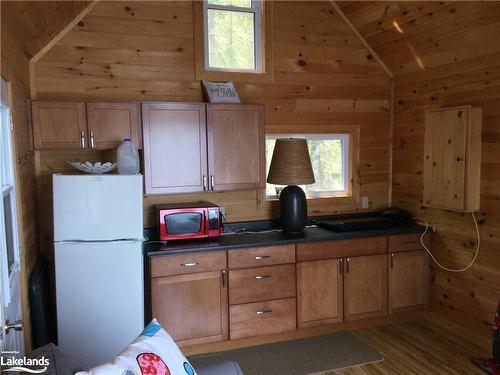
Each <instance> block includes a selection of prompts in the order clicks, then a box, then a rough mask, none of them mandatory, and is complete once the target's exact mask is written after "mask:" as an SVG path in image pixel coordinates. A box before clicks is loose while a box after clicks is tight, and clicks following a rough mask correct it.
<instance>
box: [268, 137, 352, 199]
mask: <svg viewBox="0 0 500 375" xmlns="http://www.w3.org/2000/svg"><path fill="white" fill-rule="evenodd" d="M288 137H294V138H305V139H307V145H308V148H309V154H310V156H311V164H312V168H313V171H314V177H315V179H316V182H315V183H314V184H311V185H304V186H301V188H302V189H304V191H305V193H306V196H307V197H308V198H319V197H332V196H344V195H349V194H350V190H351V189H350V181H351V178H350V176H351V173H350V168H349V165H350V161H349V155H350V153H349V143H350V135H349V134H294V135H268V136H266V175H267V173H268V172H269V167H270V165H271V158H272V156H273V151H274V145H275V143H276V139H278V138H288ZM283 187H284V186H281V185H273V184H269V183H268V184H266V195H267V196H268V197H276V196H277V195H278V194H279V191H280V190H281V189H282V188H283Z"/></svg>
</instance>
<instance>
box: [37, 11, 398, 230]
mask: <svg viewBox="0 0 500 375" xmlns="http://www.w3.org/2000/svg"><path fill="white" fill-rule="evenodd" d="M193 22H194V21H193V4H192V3H191V2H188V1H179V2H170V1H169V2H102V3H99V4H98V5H97V6H96V7H95V8H94V9H93V10H92V12H91V13H90V14H88V15H87V16H86V17H85V18H84V19H83V20H82V21H81V22H80V23H79V24H78V25H77V26H75V27H74V29H72V30H71V31H70V32H69V33H68V34H67V35H66V36H65V37H64V38H62V39H61V40H60V41H59V42H58V43H57V44H56V45H55V46H54V47H53V48H52V49H51V50H50V51H48V53H47V54H46V55H45V56H43V57H42V58H41V59H40V60H39V61H38V62H37V63H36V66H35V80H34V87H33V88H34V91H35V92H36V96H37V98H38V99H57V100H68V99H75V100H83V99H98V100H120V99H134V100H165V101H201V100H202V92H201V87H200V83H199V80H198V78H197V77H196V76H195V51H194V48H195V47H194V45H195V43H194V36H193V35H194V34H193ZM272 25H273V27H272V29H271V30H268V32H272V41H273V42H272V56H273V58H272V61H271V63H272V64H271V69H272V72H273V74H272V82H257V80H256V81H255V82H252V81H251V80H250V81H249V80H245V82H242V81H241V80H239V77H238V76H237V75H235V76H234V81H235V82H236V86H237V89H238V92H239V94H240V96H241V98H242V100H243V102H254V103H264V104H265V107H266V132H267V133H300V132H308V133H326V132H335V131H342V130H345V129H347V130H352V129H355V128H359V129H360V150H359V153H360V166H359V171H356V172H357V173H359V179H360V183H361V187H360V196H368V197H369V198H370V201H371V203H372V208H380V207H385V206H386V205H387V189H388V163H389V159H388V149H389V116H388V108H389V79H388V78H387V76H386V74H385V73H384V72H383V71H382V70H381V69H380V67H379V66H378V64H377V62H376V61H375V60H374V58H373V56H371V55H370V53H369V52H368V51H367V50H366V49H365V48H364V47H363V46H362V44H361V43H360V42H359V40H358V39H357V38H356V37H355V36H354V34H353V33H352V31H351V30H350V29H349V28H348V26H347V25H346V24H345V23H344V22H343V21H342V20H341V19H340V18H339V16H338V15H337V14H336V13H335V11H334V9H333V8H332V6H331V4H330V3H329V2H327V1H324V2H306V1H303V2H281V1H279V2H273V4H272ZM77 154H78V155H81V153H77ZM78 155H75V153H63V152H40V164H39V171H40V175H41V181H42V192H41V194H42V196H43V197H44V199H43V202H42V206H41V207H42V209H41V210H42V211H43V212H46V211H47V210H48V208H49V207H50V199H46V198H47V197H48V196H50V179H49V175H50V173H52V172H55V171H60V170H65V169H67V166H66V165H65V163H64V161H65V160H69V158H73V157H75V156H78ZM92 155H97V154H92ZM88 157H92V156H91V155H89V156H88ZM109 157H112V156H111V155H110V156H109ZM94 158H97V156H94ZM199 199H205V200H210V201H213V202H214V203H218V204H220V205H223V206H225V208H226V212H227V216H228V219H229V220H232V221H236V220H247V219H258V218H268V217H271V216H273V214H274V212H273V210H274V208H273V205H272V204H267V202H266V201H265V198H264V197H263V195H262V192H261V191H255V190H251V191H242V192H232V193H210V194H203V195H201V194H198V195H196V194H195V195H187V196H169V197H166V196H159V197H148V198H146V199H145V207H146V212H145V219H146V225H154V221H153V217H152V215H151V209H150V208H151V205H152V204H154V203H158V202H167V201H172V200H175V201H179V200H199ZM358 208H359V207H358V205H357V204H352V203H347V202H346V200H342V199H333V200H327V201H323V202H321V203H311V204H310V212H311V213H312V214H319V213H329V212H336V211H346V210H356V209H358ZM49 234H50V224H48V225H47V228H46V235H49Z"/></svg>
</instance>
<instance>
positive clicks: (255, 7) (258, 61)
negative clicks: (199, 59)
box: [203, 0, 264, 74]
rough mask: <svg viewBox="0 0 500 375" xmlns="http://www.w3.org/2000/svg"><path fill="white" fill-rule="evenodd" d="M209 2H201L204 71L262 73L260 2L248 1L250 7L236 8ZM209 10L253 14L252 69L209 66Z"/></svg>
mask: <svg viewBox="0 0 500 375" xmlns="http://www.w3.org/2000/svg"><path fill="white" fill-rule="evenodd" d="M208 1H209V0H203V39H204V40H203V41H204V47H205V48H204V51H203V55H204V56H203V61H204V68H205V71H212V72H233V73H250V74H259V73H263V71H264V64H263V61H262V57H263V54H264V53H263V50H262V44H263V40H262V39H263V38H262V34H263V27H262V19H263V17H262V12H263V6H262V1H258V0H250V3H251V7H250V8H245V7H237V6H233V5H217V4H209V3H208ZM210 9H213V10H221V11H226V12H238V13H251V14H253V21H254V23H253V27H254V29H253V35H254V51H253V53H254V69H236V68H235V69H233V68H217V67H211V66H210V61H209V60H210V59H209V45H208V43H209V41H208V11H209V10H210Z"/></svg>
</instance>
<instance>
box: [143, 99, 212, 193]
mask: <svg viewBox="0 0 500 375" xmlns="http://www.w3.org/2000/svg"><path fill="white" fill-rule="evenodd" d="M142 119H143V139H144V177H145V181H146V183H145V184H146V189H145V190H146V194H168V193H185V192H199V191H203V190H205V189H206V188H205V187H206V183H207V139H206V121H205V105H204V104H188V103H143V105H142Z"/></svg>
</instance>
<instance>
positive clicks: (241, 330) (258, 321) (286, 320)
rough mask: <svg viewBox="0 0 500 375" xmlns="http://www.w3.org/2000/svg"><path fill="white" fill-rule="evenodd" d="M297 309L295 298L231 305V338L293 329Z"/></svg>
mask: <svg viewBox="0 0 500 375" xmlns="http://www.w3.org/2000/svg"><path fill="white" fill-rule="evenodd" d="M295 309H296V307H295V298H286V299H279V300H273V301H263V302H255V303H246V304H242V305H234V306H231V307H230V308H229V320H230V322H231V340H234V339H242V338H245V337H252V336H263V335H271V334H275V333H282V332H288V331H293V330H294V329H295V325H296V315H295Z"/></svg>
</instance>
